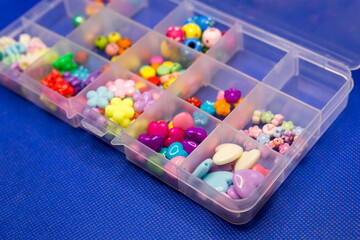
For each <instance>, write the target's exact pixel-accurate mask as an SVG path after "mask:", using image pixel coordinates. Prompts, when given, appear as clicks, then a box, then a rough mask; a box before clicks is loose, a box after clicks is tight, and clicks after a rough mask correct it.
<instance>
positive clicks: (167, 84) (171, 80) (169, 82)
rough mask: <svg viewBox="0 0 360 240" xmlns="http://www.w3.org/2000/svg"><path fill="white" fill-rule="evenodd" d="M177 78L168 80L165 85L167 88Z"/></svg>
mask: <svg viewBox="0 0 360 240" xmlns="http://www.w3.org/2000/svg"><path fill="white" fill-rule="evenodd" d="M175 80H176V78H172V79H170V80H169V81H167V82H166V83H164V85H163V87H164V89H165V90H166V89H167V88H168V87H169V86H170V85H171V84H172V83H173V82H174V81H175Z"/></svg>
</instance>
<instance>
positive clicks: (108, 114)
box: [105, 105, 116, 118]
mask: <svg viewBox="0 0 360 240" xmlns="http://www.w3.org/2000/svg"><path fill="white" fill-rule="evenodd" d="M115 110H116V107H115V106H112V105H107V106H106V107H105V117H107V118H111V117H112V116H113V114H114V111H115Z"/></svg>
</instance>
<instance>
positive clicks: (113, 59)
mask: <svg viewBox="0 0 360 240" xmlns="http://www.w3.org/2000/svg"><path fill="white" fill-rule="evenodd" d="M118 57H119V55H115V56H113V57H112V58H111V61H112V62H115V61H116V59H117V58H118Z"/></svg>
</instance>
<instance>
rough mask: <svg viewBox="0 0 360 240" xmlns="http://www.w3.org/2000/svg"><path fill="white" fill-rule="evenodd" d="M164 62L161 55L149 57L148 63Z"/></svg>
mask: <svg viewBox="0 0 360 240" xmlns="http://www.w3.org/2000/svg"><path fill="white" fill-rule="evenodd" d="M163 62H164V59H163V57H161V56H153V57H151V58H150V64H151V65H153V64H154V63H159V64H162V63H163Z"/></svg>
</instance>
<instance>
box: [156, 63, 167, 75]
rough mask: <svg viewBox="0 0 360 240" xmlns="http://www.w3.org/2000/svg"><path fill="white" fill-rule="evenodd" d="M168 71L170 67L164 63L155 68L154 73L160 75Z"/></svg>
mask: <svg viewBox="0 0 360 240" xmlns="http://www.w3.org/2000/svg"><path fill="white" fill-rule="evenodd" d="M169 73H170V68H169V67H168V66H165V65H160V66H159V67H158V68H157V70H156V74H157V75H158V76H160V77H161V76H164V75H166V74H169Z"/></svg>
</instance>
